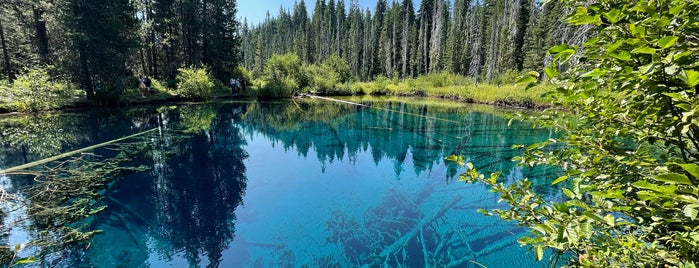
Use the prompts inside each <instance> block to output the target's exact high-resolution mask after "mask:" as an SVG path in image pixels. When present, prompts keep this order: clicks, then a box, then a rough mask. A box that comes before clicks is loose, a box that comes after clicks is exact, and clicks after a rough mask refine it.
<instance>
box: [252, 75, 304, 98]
mask: <svg viewBox="0 0 699 268" xmlns="http://www.w3.org/2000/svg"><path fill="white" fill-rule="evenodd" d="M298 88H299V86H298V84H297V83H296V81H295V80H294V79H291V78H284V79H282V80H272V81H270V82H267V83H263V84H262V86H261V87H259V88H258V90H257V97H258V98H263V99H267V98H289V97H292V96H294V94H296V93H298Z"/></svg>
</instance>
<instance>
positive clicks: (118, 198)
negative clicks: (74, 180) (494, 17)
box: [0, 100, 554, 267]
mask: <svg viewBox="0 0 699 268" xmlns="http://www.w3.org/2000/svg"><path fill="white" fill-rule="evenodd" d="M364 104H365V105H366V106H354V105H348V104H342V103H333V102H326V101H316V100H296V101H277V102H251V103H230V102H223V103H210V104H203V105H202V104H199V105H180V106H163V107H145V108H135V109H132V110H127V111H123V112H118V113H114V114H98V113H94V114H83V115H75V114H63V115H43V116H37V117H17V118H4V119H2V120H0V125H2V126H3V131H2V134H1V136H0V142H2V145H3V146H2V147H1V148H0V166H2V167H4V168H7V167H11V166H16V165H19V164H24V163H28V162H32V161H35V160H38V159H42V158H45V157H48V156H52V155H56V154H59V153H62V152H66V151H70V150H74V149H78V148H82V147H85V146H87V145H92V144H96V143H101V142H104V141H109V140H113V139H115V138H118V137H122V136H125V135H129V134H133V133H138V132H140V131H143V130H149V129H154V128H157V130H156V131H154V132H152V133H149V134H148V135H144V136H141V137H138V138H134V139H132V140H127V141H123V142H120V143H118V144H114V145H111V146H106V147H103V148H98V149H95V150H94V151H92V152H90V154H91V155H94V156H95V158H94V159H93V160H94V161H105V160H104V159H111V158H113V157H115V156H116V155H117V154H119V153H120V150H129V151H130V154H129V156H130V158H128V159H127V160H124V161H123V163H122V164H123V165H126V166H133V167H146V168H145V169H134V170H132V171H131V172H125V173H118V174H117V173H115V174H111V173H110V174H111V175H109V176H110V177H109V178H106V179H104V181H100V184H99V185H96V186H95V187H94V188H95V189H91V190H93V191H92V192H90V193H91V195H90V196H91V198H92V199H93V200H94V201H92V202H88V203H87V204H86V205H85V208H86V209H87V210H94V211H95V213H93V214H86V215H85V216H84V217H82V218H76V219H75V222H73V223H71V224H70V226H74V227H76V228H78V230H80V231H82V232H86V233H89V232H91V231H94V230H100V231H101V232H99V233H95V234H92V233H90V235H89V236H86V237H85V240H83V241H80V243H73V244H70V245H65V246H64V247H59V248H56V247H53V248H51V250H46V249H45V248H37V247H34V249H31V248H32V247H29V248H30V249H29V250H24V251H23V252H21V253H20V254H19V256H18V257H27V256H39V257H41V258H40V260H39V262H38V263H37V264H39V265H49V266H94V267H118V266H121V267H139V266H153V267H159V266H177V267H181V266H207V267H230V266H275V267H298V266H303V265H309V266H325V267H330V266H335V267H345V266H361V265H370V266H377V265H388V266H411V267H412V266H426V265H427V266H454V267H458V266H467V265H469V264H473V263H486V264H490V265H489V266H492V267H497V266H498V265H499V264H503V263H500V262H498V260H502V258H511V257H512V256H519V257H516V258H515V260H513V261H511V262H507V263H504V264H503V265H509V266H512V264H513V263H515V264H526V265H529V264H531V263H530V262H527V261H528V259H531V258H532V257H531V256H525V253H524V250H523V249H519V247H518V245H517V243H516V238H518V237H519V236H521V235H522V234H523V230H522V229H519V228H518V227H516V226H513V225H510V224H506V223H501V222H498V220H497V219H495V218H487V217H483V216H482V215H480V214H478V213H476V212H475V210H476V209H477V208H496V207H498V204H497V203H496V198H495V197H494V196H492V195H490V194H489V193H487V191H486V189H483V188H482V187H480V186H476V185H464V184H461V183H459V182H456V181H455V180H454V178H455V177H456V176H458V175H459V174H460V173H461V172H462V171H463V170H462V169H461V168H460V167H458V166H456V165H455V164H453V163H449V162H445V161H444V158H445V157H446V156H448V155H450V154H463V155H465V156H466V157H467V159H468V160H469V161H472V162H474V163H475V164H476V165H477V166H478V167H479V169H480V170H482V171H484V172H495V171H498V170H503V171H504V174H503V176H502V178H503V179H504V180H515V179H520V178H523V177H528V176H530V174H537V175H536V176H537V177H536V178H534V179H535V181H538V182H539V186H538V189H540V190H541V191H542V192H546V191H547V189H548V188H547V187H548V186H546V184H547V178H548V177H550V173H552V172H554V171H553V170H528V169H522V168H519V167H516V166H515V165H514V163H512V162H511V161H509V159H510V158H512V157H513V156H514V155H516V153H517V152H516V151H514V150H512V149H510V147H511V146H512V145H514V144H525V145H526V144H531V143H533V142H537V141H540V140H542V139H546V138H548V137H549V136H550V135H551V133H550V132H549V131H548V130H541V129H538V130H537V129H532V128H531V127H530V126H528V125H526V124H524V123H520V122H514V123H513V124H512V126H508V125H507V120H506V119H504V118H502V116H501V115H499V114H496V113H484V112H474V111H473V110H472V109H470V108H467V107H456V106H453V105H452V106H444V107H442V106H439V105H432V104H430V105H427V104H421V103H401V102H372V103H364ZM97 156H99V157H97ZM90 159H92V158H90ZM56 163H57V162H54V163H50V164H47V165H46V167H44V168H40V167H39V168H34V169H32V170H33V172H36V173H41V174H44V173H46V172H51V170H52V169H50V168H51V167H54V166H55V165H56ZM139 170H143V171H139ZM46 174H48V173H46ZM47 177H48V176H47ZM51 177H52V178H53V177H56V176H51ZM56 179H57V180H59V178H58V177H56ZM2 183H3V185H4V186H3V188H4V189H7V190H8V191H9V192H12V193H13V194H15V195H16V196H18V198H19V199H21V200H22V201H21V202H17V204H20V205H26V206H31V205H32V202H34V201H32V199H31V198H30V196H29V193H31V191H32V189H36V188H37V187H45V185H43V184H42V183H45V182H37V180H36V179H35V178H33V177H31V176H19V175H12V174H8V175H7V176H3V177H2ZM80 198H83V196H80ZM59 205H60V204H59ZM17 206H19V205H15V206H13V207H17ZM97 208H101V209H99V210H97ZM5 209H6V210H7V209H8V206H6V208H5ZM13 213H14V214H15V215H14V216H12V215H10V216H6V217H5V218H6V219H7V217H13V218H25V219H27V220H25V221H23V222H22V223H21V224H19V225H17V226H12V227H13V229H12V230H11V231H10V230H8V229H5V231H4V232H3V233H4V234H5V235H6V236H5V237H4V238H3V240H2V242H3V243H5V244H7V245H8V246H11V245H14V244H15V243H27V242H30V245H31V241H32V240H34V239H37V237H35V236H36V234H37V230H36V228H37V226H36V224H35V223H36V222H33V221H32V220H31V219H32V215H29V217H27V215H25V216H22V215H19V214H21V213H22V210H15V212H10V214H13ZM24 213H26V210H25V212H24ZM33 213H36V212H33ZM17 215H19V216H17ZM5 223H6V224H8V225H9V223H8V221H5ZM42 228H47V227H42ZM53 232H54V233H55V234H56V235H57V237H60V234H61V232H62V230H58V229H56V230H53Z"/></svg>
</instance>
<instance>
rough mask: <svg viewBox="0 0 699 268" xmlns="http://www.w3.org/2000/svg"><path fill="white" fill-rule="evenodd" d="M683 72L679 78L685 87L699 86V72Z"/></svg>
mask: <svg viewBox="0 0 699 268" xmlns="http://www.w3.org/2000/svg"><path fill="white" fill-rule="evenodd" d="M683 72H684V75H683V76H681V78H682V80H684V82H685V83H687V85H689V86H690V87H693V86H696V85H697V84H699V72H697V71H694V70H684V71H683Z"/></svg>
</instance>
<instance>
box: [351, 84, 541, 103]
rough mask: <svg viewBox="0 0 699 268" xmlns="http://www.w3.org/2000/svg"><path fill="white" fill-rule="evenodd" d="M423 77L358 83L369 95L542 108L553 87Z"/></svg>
mask: <svg viewBox="0 0 699 268" xmlns="http://www.w3.org/2000/svg"><path fill="white" fill-rule="evenodd" d="M420 80H421V79H420V78H417V79H410V80H405V81H400V82H389V83H386V82H381V81H374V82H368V83H356V84H354V85H353V87H355V88H358V90H357V91H358V92H363V93H365V94H370V95H391V96H418V97H434V98H447V99H453V100H458V101H464V102H469V103H483V104H491V105H498V106H518V107H526V108H541V107H547V106H549V104H550V103H549V102H548V101H547V100H546V99H545V98H543V97H542V95H543V94H544V93H545V92H546V91H547V90H550V89H551V87H552V86H550V85H540V86H536V87H533V88H530V89H527V90H525V86H523V85H516V84H514V83H511V84H503V85H493V84H476V83H463V84H460V83H455V84H445V85H434V84H430V83H425V82H420Z"/></svg>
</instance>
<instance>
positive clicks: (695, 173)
mask: <svg viewBox="0 0 699 268" xmlns="http://www.w3.org/2000/svg"><path fill="white" fill-rule="evenodd" d="M680 167H682V169H684V171H687V173H689V174H690V175H692V177H695V178H699V165H697V164H681V165H680Z"/></svg>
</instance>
